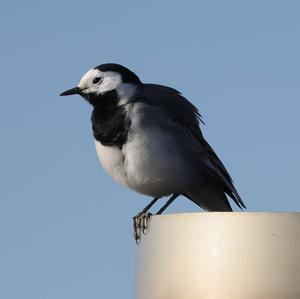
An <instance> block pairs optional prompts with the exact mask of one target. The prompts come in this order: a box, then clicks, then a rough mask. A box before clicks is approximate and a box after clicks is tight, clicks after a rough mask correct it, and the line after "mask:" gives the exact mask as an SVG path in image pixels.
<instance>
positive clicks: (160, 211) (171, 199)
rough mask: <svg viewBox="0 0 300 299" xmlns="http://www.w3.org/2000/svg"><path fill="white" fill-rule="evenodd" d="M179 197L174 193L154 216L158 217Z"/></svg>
mask: <svg viewBox="0 0 300 299" xmlns="http://www.w3.org/2000/svg"><path fill="white" fill-rule="evenodd" d="M179 195H180V194H176V193H174V194H173V195H172V196H171V197H170V198H169V200H168V201H167V202H166V203H165V205H164V206H162V207H161V209H160V210H159V211H158V212H157V213H156V214H155V215H160V214H161V213H162V212H163V211H164V210H165V209H166V208H167V207H168V206H169V205H170V204H171V203H172V202H173V201H174V200H175V199H176V198H177V197H178V196H179Z"/></svg>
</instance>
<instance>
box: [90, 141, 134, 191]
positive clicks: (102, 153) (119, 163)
mask: <svg viewBox="0 0 300 299" xmlns="http://www.w3.org/2000/svg"><path fill="white" fill-rule="evenodd" d="M95 145H96V151H97V155H98V158H99V160H100V162H101V164H102V166H103V168H104V169H105V171H106V172H107V173H108V174H109V175H110V176H112V177H113V178H114V179H115V180H116V181H117V182H118V183H120V184H121V185H123V186H125V187H128V181H127V177H126V174H125V170H124V155H123V153H122V151H121V150H120V149H119V148H118V147H115V146H105V145H102V144H101V143H100V142H98V141H97V140H95Z"/></svg>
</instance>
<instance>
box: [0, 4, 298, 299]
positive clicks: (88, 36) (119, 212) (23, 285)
mask: <svg viewBox="0 0 300 299" xmlns="http://www.w3.org/2000/svg"><path fill="white" fill-rule="evenodd" d="M299 10H300V4H299V2H298V1H80V2H79V1H78V2H76V1H64V2H61V1H56V0H55V1H44V2H42V1H30V0H29V1H23V2H21V1H16V2H14V1H5V2H3V3H2V5H1V11H0V25H1V26H0V36H1V46H0V52H1V55H0V61H1V71H0V76H1V78H0V79H1V92H2V95H1V107H2V108H1V110H0V134H1V148H0V152H1V157H2V159H1V169H0V179H1V182H2V184H1V185H2V187H1V189H0V240H1V241H0V242H1V245H0V298H5V299H17V298H23V299H27V298H28V299H41V298H43V299H44V298H45V299H48V298H49V299H50V298H51V299H66V298H72V299H77V298H78V299H79V298H89V299H93V298H120V297H122V298H128V299H131V298H133V294H134V281H135V280H134V275H135V255H136V245H135V243H134V241H133V238H132V223H131V217H132V216H133V215H135V214H136V213H137V212H138V211H139V210H140V209H141V208H142V207H143V206H144V205H146V204H147V202H148V201H149V199H148V198H146V197H144V196H141V195H139V194H136V193H133V192H131V191H128V190H126V189H124V188H123V187H121V186H119V185H117V184H116V183H114V182H113V181H112V179H111V178H110V177H108V176H107V175H106V174H105V173H104V171H103V169H102V168H101V167H100V165H99V163H98V160H97V157H96V153H95V149H94V143H93V138H92V133H91V125H90V121H89V118H90V113H91V108H90V107H89V106H88V105H87V104H86V103H85V102H84V101H82V100H81V99H80V98H79V97H72V98H61V97H59V96H58V94H59V93H60V92H62V91H64V90H65V89H67V88H70V87H72V86H73V85H74V84H76V83H77V82H78V80H79V78H80V76H81V75H82V74H83V73H84V72H85V71H87V70H88V69H90V68H91V67H93V66H96V65H98V64H101V63H105V62H117V63H121V64H123V65H125V66H127V67H129V68H131V69H132V70H133V71H135V72H136V73H137V74H138V75H139V76H140V78H141V79H142V80H143V81H144V82H152V83H160V84H165V85H170V86H173V87H176V88H177V89H179V90H180V91H181V92H182V93H183V94H184V95H185V96H186V97H187V98H188V99H189V100H190V101H192V102H193V103H194V104H195V105H196V106H197V107H198V108H199V110H200V112H201V114H202V115H203V117H204V121H205V123H206V125H205V126H204V127H203V132H204V135H205V137H206V139H207V140H208V141H209V143H210V144H211V145H212V147H213V148H214V149H215V150H216V152H217V153H218V155H219V156H220V158H221V159H222V161H223V162H224V164H225V165H226V166H227V168H228V170H229V172H230V173H231V175H232V176H233V178H234V181H235V183H236V186H237V189H238V190H239V192H240V194H241V196H242V198H243V200H244V201H245V203H246V205H247V206H248V210H249V211H299V210H300V200H299V197H300V196H299V195H300V188H299V185H300V184H299V183H300V174H299V167H300V162H299V152H300V141H299V127H300V118H299V111H300V97H299V94H300V93H299V79H300V76H299V75H300V74H299V70H300V59H299V56H300V54H299V53H300V39H299V36H300V22H299ZM187 211H198V208H197V207H195V206H193V205H192V204H191V203H189V202H187V200H186V199H183V198H181V199H180V200H178V201H177V202H176V203H175V204H174V205H173V206H172V207H171V208H170V209H169V210H168V212H170V213H171V212H187Z"/></svg>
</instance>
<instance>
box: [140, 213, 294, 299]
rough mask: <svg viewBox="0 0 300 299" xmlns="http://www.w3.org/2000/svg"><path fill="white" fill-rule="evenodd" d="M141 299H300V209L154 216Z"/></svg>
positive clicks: (143, 255)
mask: <svg viewBox="0 0 300 299" xmlns="http://www.w3.org/2000/svg"><path fill="white" fill-rule="evenodd" d="M137 276H138V282H137V299H283V298H284V299H299V298H300V213H246V212H241V213H224V212H222V213H212V212H208V213H188V214H174V215H163V216H153V217H152V218H151V220H150V228H149V232H148V234H146V235H142V240H141V244H140V245H139V248H138V275H137Z"/></svg>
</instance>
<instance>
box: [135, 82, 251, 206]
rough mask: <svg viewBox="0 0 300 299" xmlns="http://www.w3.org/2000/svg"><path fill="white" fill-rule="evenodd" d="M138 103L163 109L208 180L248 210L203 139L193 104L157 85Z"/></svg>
mask: <svg viewBox="0 0 300 299" xmlns="http://www.w3.org/2000/svg"><path fill="white" fill-rule="evenodd" d="M135 101H136V102H138V101H141V102H144V103H147V104H148V105H152V106H156V107H160V108H161V109H162V110H163V111H164V114H165V116H166V118H167V119H168V120H169V121H170V122H172V124H173V125H175V126H176V127H177V128H178V130H179V131H180V133H181V134H183V136H184V138H185V141H186V144H187V145H188V146H189V147H190V148H191V149H192V150H193V152H196V154H197V157H198V158H199V161H200V163H201V165H202V166H203V167H202V168H203V171H204V173H205V174H206V176H207V178H208V179H209V180H210V181H212V182H213V183H214V184H215V185H216V186H218V187H219V188H220V189H221V190H222V191H223V192H225V193H226V194H227V195H228V196H230V197H231V198H232V199H233V200H234V202H235V203H236V204H237V205H238V206H239V207H240V208H242V207H243V208H246V206H245V204H244V203H243V201H242V199H241V197H240V196H239V194H238V192H237V191H236V189H235V187H234V185H233V181H232V178H231V177H230V175H229V173H228V172H227V170H226V168H225V166H224V165H223V163H222V162H221V160H220V159H219V158H218V156H217V155H216V153H215V152H214V150H213V149H212V148H211V146H210V145H209V144H208V143H207V142H206V140H205V139H204V137H203V134H202V132H201V129H200V126H199V122H202V120H201V115H200V114H199V112H198V110H197V108H196V107H195V106H194V105H193V104H191V103H190V102H189V101H188V100H187V99H186V98H184V97H183V96H182V95H181V94H180V92H178V91H177V90H175V89H173V88H170V87H166V86H162V85H156V84H144V85H143V87H142V88H141V89H140V90H139V91H138V93H137V96H136V99H135ZM202 123H203V122H202Z"/></svg>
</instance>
